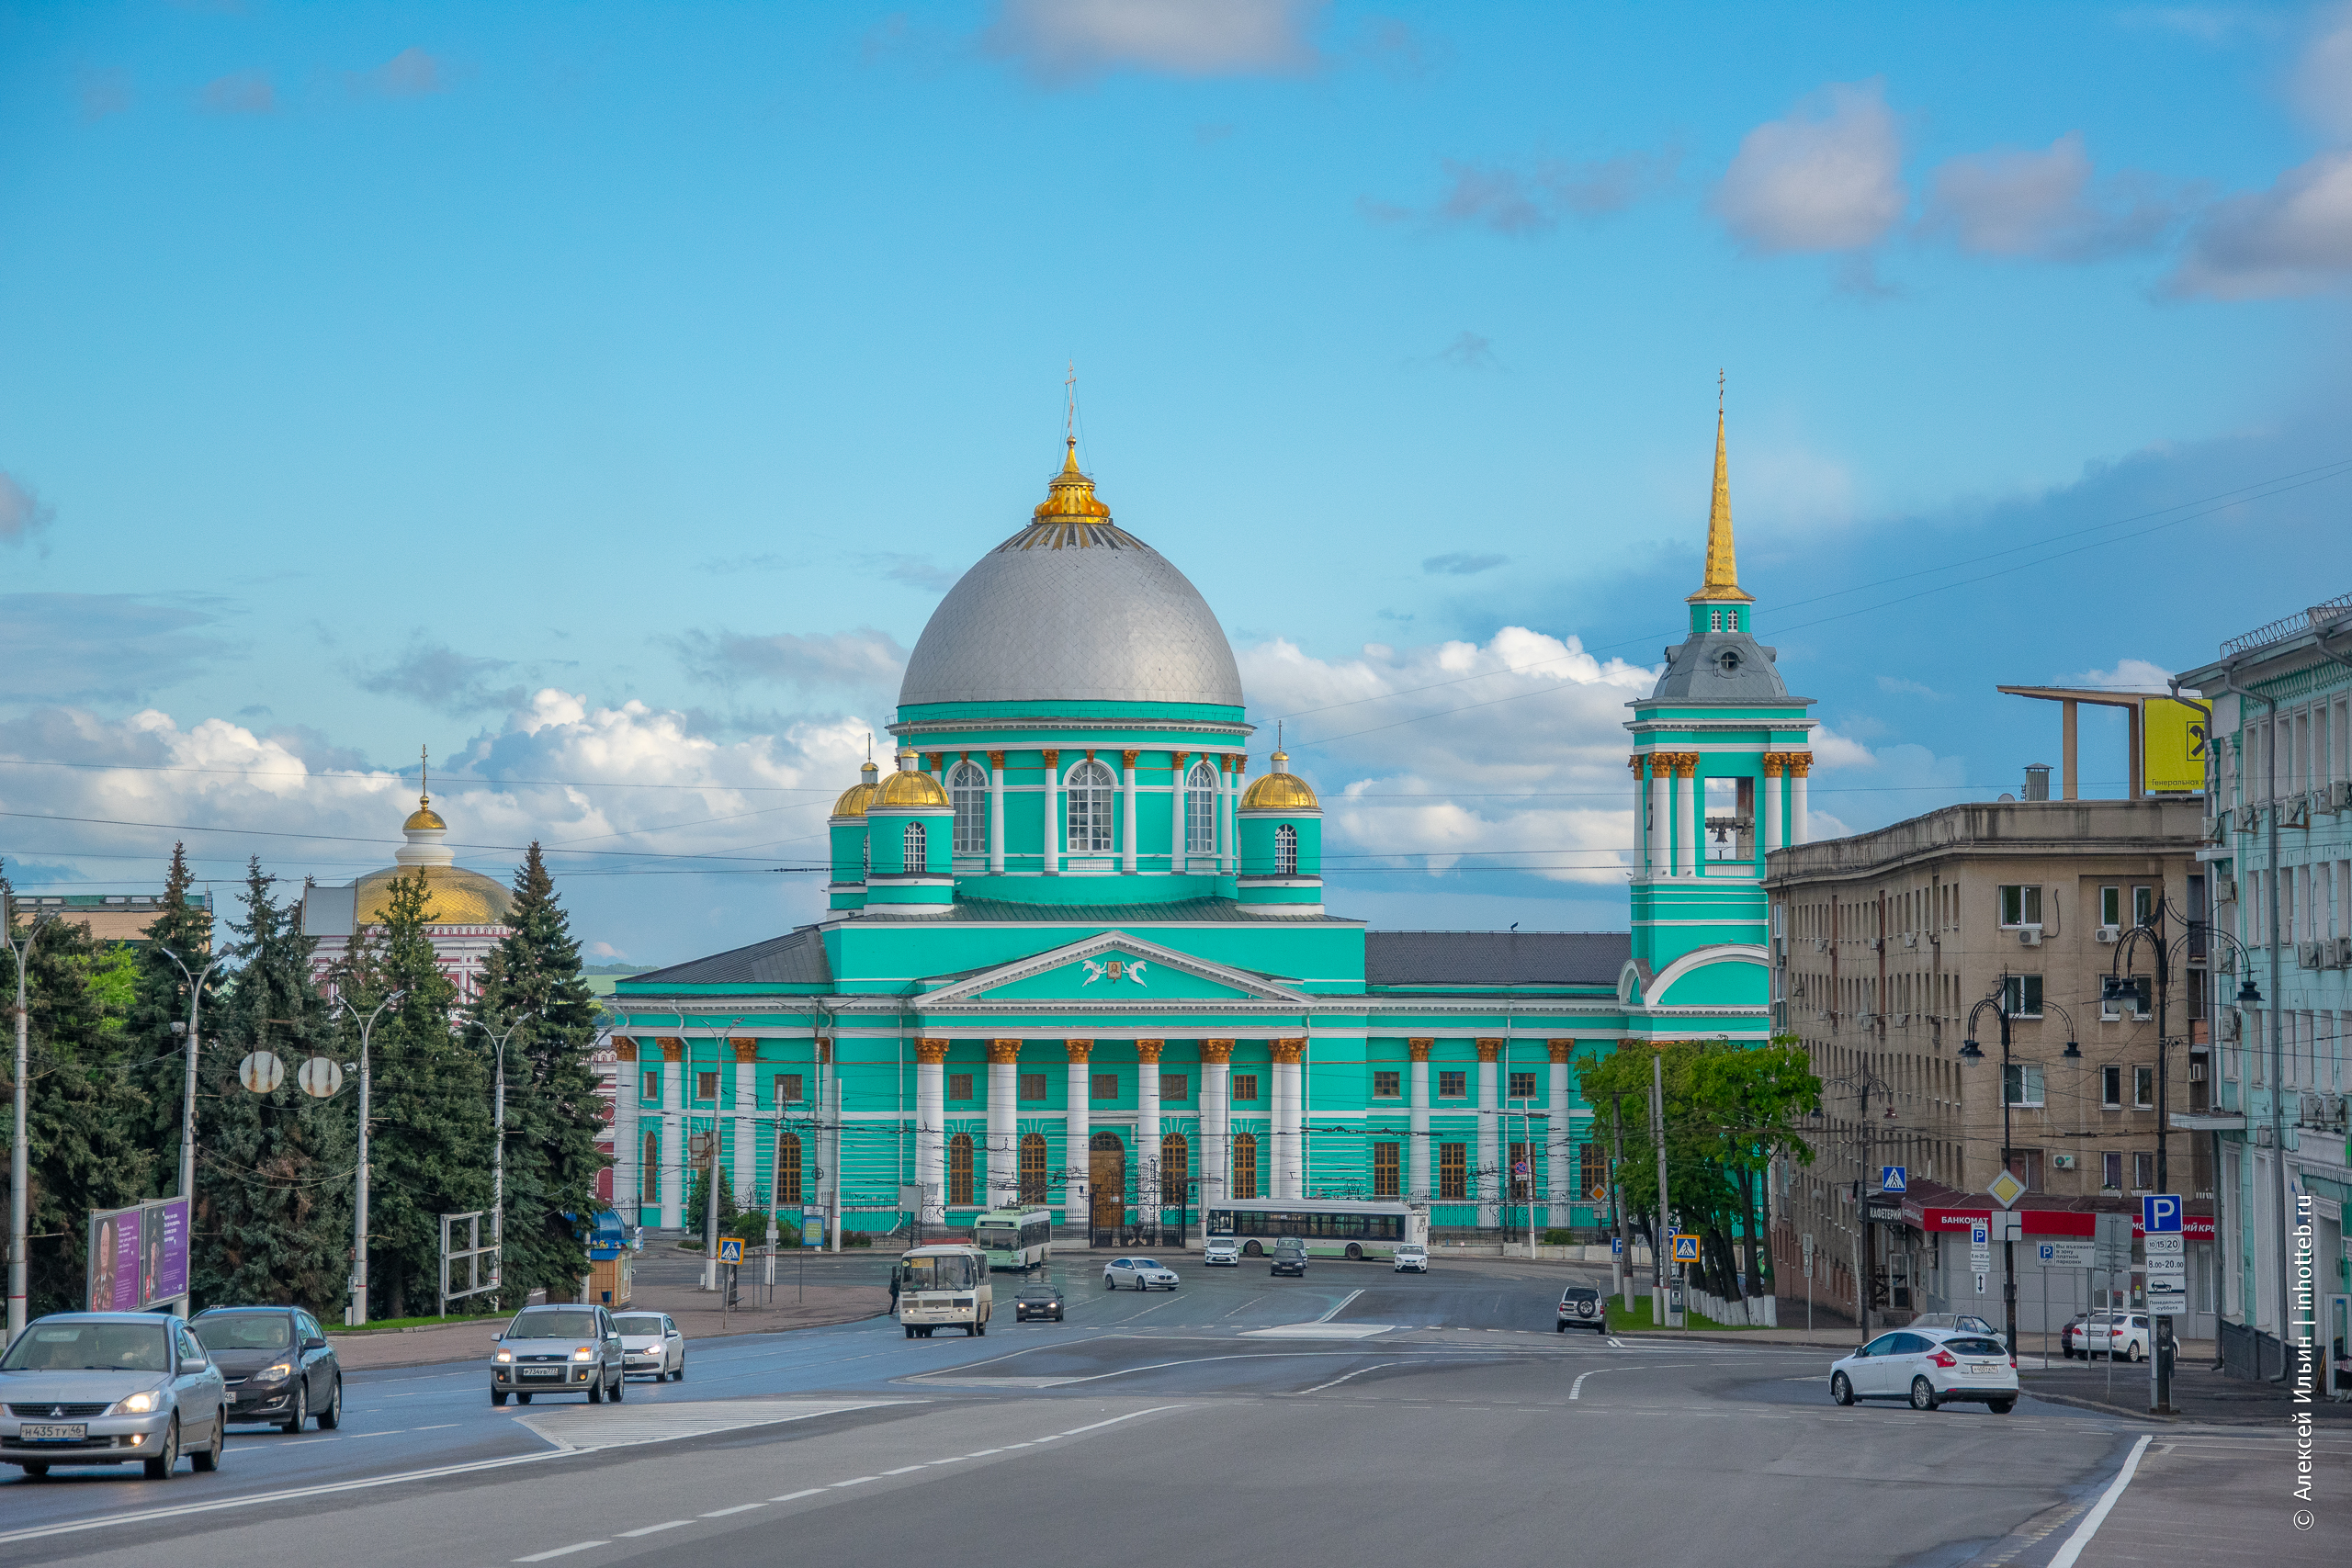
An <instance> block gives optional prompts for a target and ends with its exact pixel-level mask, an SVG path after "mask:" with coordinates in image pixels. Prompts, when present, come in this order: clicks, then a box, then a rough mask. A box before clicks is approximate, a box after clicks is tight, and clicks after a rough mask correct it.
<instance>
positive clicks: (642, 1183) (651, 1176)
mask: <svg viewBox="0 0 2352 1568" xmlns="http://www.w3.org/2000/svg"><path fill="white" fill-rule="evenodd" d="M637 1201H639V1202H640V1203H658V1202H660V1201H662V1134H659V1133H648V1134H645V1158H644V1159H643V1160H641V1161H639V1164H638V1168H637Z"/></svg>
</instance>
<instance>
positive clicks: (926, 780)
mask: <svg viewBox="0 0 2352 1568" xmlns="http://www.w3.org/2000/svg"><path fill="white" fill-rule="evenodd" d="M886 806H896V807H910V806H912V807H941V808H943V809H946V810H953V809H954V808H955V802H953V801H951V800H949V799H948V798H947V792H946V791H945V790H944V789H942V788H940V787H939V781H938V780H937V779H935V778H933V777H932V776H931V775H930V774H929V773H923V772H922V771H921V770H919V769H918V768H917V767H916V766H915V754H914V753H913V752H912V751H901V752H899V771H898V772H897V773H892V774H891V775H890V776H889V777H888V778H887V779H884V780H883V781H882V787H881V788H880V789H877V790H876V791H875V792H874V799H873V802H872V807H871V808H872V809H876V810H878V809H880V808H881V807H886Z"/></svg>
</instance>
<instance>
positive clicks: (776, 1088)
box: [768, 1073, 801, 1105]
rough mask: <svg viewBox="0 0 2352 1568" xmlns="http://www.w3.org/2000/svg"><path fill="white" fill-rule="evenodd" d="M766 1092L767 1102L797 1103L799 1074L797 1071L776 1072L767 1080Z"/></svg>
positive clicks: (798, 1098)
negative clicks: (768, 1097)
mask: <svg viewBox="0 0 2352 1568" xmlns="http://www.w3.org/2000/svg"><path fill="white" fill-rule="evenodd" d="M768 1094H769V1096H770V1099H769V1101H768V1102H769V1103H770V1104H772V1105H797V1104H799V1103H800V1094H801V1089H800V1075H799V1074H798V1073H778V1074H776V1076H775V1077H772V1078H770V1079H769V1080H768Z"/></svg>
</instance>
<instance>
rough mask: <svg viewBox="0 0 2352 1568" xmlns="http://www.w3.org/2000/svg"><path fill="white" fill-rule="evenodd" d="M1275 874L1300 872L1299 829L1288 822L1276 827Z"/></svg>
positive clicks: (1289, 874) (1287, 874) (1291, 874)
mask: <svg viewBox="0 0 2352 1568" xmlns="http://www.w3.org/2000/svg"><path fill="white" fill-rule="evenodd" d="M1274 874H1275V875H1276V876H1296V875H1297V874H1298V829H1295V828H1294V827H1292V826H1291V825H1290V824H1289V823H1287V822H1285V823H1283V825H1282V826H1281V827H1279V828H1277V829H1274Z"/></svg>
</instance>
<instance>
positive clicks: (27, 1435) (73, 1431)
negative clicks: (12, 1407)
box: [17, 1421, 90, 1443]
mask: <svg viewBox="0 0 2352 1568" xmlns="http://www.w3.org/2000/svg"><path fill="white" fill-rule="evenodd" d="M17 1435H18V1437H19V1438H22V1439H23V1440H24V1441H26V1442H28V1443H79V1442H83V1441H85V1440H87V1438H89V1435H90V1428H89V1427H85V1426H84V1425H83V1424H82V1423H81V1422H79V1421H75V1422H72V1423H64V1422H56V1421H44V1422H40V1423H35V1422H31V1421H28V1422H26V1423H25V1425H24V1426H23V1427H20V1428H19V1429H18V1432H17Z"/></svg>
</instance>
